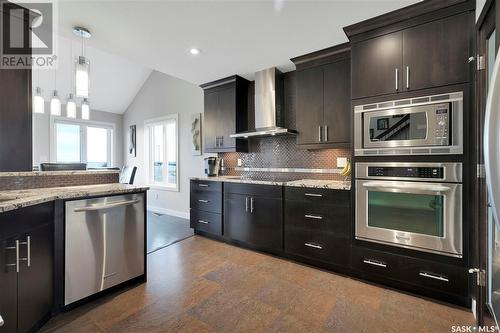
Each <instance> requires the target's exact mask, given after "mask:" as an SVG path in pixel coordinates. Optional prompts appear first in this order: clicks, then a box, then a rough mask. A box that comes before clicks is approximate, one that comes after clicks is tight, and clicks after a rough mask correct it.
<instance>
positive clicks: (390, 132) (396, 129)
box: [363, 103, 451, 148]
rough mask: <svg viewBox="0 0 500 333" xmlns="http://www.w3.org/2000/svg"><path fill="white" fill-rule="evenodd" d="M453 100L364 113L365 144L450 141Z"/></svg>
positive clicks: (409, 144) (442, 143)
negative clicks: (450, 118) (451, 101)
mask: <svg viewBox="0 0 500 333" xmlns="http://www.w3.org/2000/svg"><path fill="white" fill-rule="evenodd" d="M450 108H451V106H450V103H442V104H431V105H424V106H414V107H407V108H400V109H390V110H382V111H371V112H365V113H364V114H363V128H364V131H363V137H364V140H363V144H364V147H363V148H395V147H421V146H447V145H449V139H448V138H449V135H450V133H449V113H450V110H451V109H450Z"/></svg>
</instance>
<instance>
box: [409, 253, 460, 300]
mask: <svg viewBox="0 0 500 333" xmlns="http://www.w3.org/2000/svg"><path fill="white" fill-rule="evenodd" d="M406 263H407V264H406V265H405V269H404V271H403V272H404V278H405V280H407V281H409V282H410V283H413V284H415V285H418V286H422V287H426V288H431V289H436V290H439V291H443V292H447V293H451V294H457V295H461V296H467V294H468V272H467V269H465V268H464V267H459V266H451V265H446V264H442V263H437V262H432V261H427V260H417V259H413V260H406Z"/></svg>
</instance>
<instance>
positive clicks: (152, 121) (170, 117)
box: [144, 113, 180, 192]
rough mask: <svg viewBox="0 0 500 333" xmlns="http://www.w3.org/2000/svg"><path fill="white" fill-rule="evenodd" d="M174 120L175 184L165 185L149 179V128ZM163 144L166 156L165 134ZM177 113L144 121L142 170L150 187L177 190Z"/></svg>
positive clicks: (150, 173)
mask: <svg viewBox="0 0 500 333" xmlns="http://www.w3.org/2000/svg"><path fill="white" fill-rule="evenodd" d="M172 120H174V121H175V141H176V142H175V163H176V172H175V185H166V183H158V182H154V181H152V180H151V178H152V172H151V170H152V165H151V156H152V149H153V145H152V135H151V128H152V127H153V126H154V125H159V124H163V123H166V122H168V121H172ZM164 140H165V141H164V146H165V151H164V154H165V156H167V145H168V144H167V136H166V135H165V136H164ZM179 164H180V163H179V114H178V113H172V114H168V115H166V116H163V117H157V118H150V119H146V120H145V121H144V170H145V180H146V183H147V185H148V186H149V187H150V188H151V189H156V190H164V191H172V192H179V173H180V172H179V171H180V168H179Z"/></svg>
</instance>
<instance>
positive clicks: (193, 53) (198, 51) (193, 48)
mask: <svg viewBox="0 0 500 333" xmlns="http://www.w3.org/2000/svg"><path fill="white" fill-rule="evenodd" d="M188 52H189V54H192V55H198V54H200V53H201V51H200V49H197V48H196V47H192V48H190V49H189V51H188Z"/></svg>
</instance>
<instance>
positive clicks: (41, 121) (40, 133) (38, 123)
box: [33, 103, 125, 167]
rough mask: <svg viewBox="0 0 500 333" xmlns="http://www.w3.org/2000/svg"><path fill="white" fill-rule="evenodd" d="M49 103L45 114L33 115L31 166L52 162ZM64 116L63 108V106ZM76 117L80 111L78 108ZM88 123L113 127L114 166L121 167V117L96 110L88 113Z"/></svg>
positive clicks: (122, 148) (122, 149) (46, 105)
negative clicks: (102, 123) (105, 124)
mask: <svg viewBox="0 0 500 333" xmlns="http://www.w3.org/2000/svg"><path fill="white" fill-rule="evenodd" d="M49 112H50V103H45V113H43V114H37V113H34V114H33V165H39V164H40V163H41V162H53V160H51V156H50V114H49ZM63 115H64V106H63ZM78 116H80V110H79V108H78ZM90 121H96V122H104V123H111V124H114V125H115V145H114V158H115V159H114V166H116V167H121V166H122V165H123V151H124V149H125V148H124V147H123V115H121V114H115V113H110V112H102V111H97V110H91V111H90Z"/></svg>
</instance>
